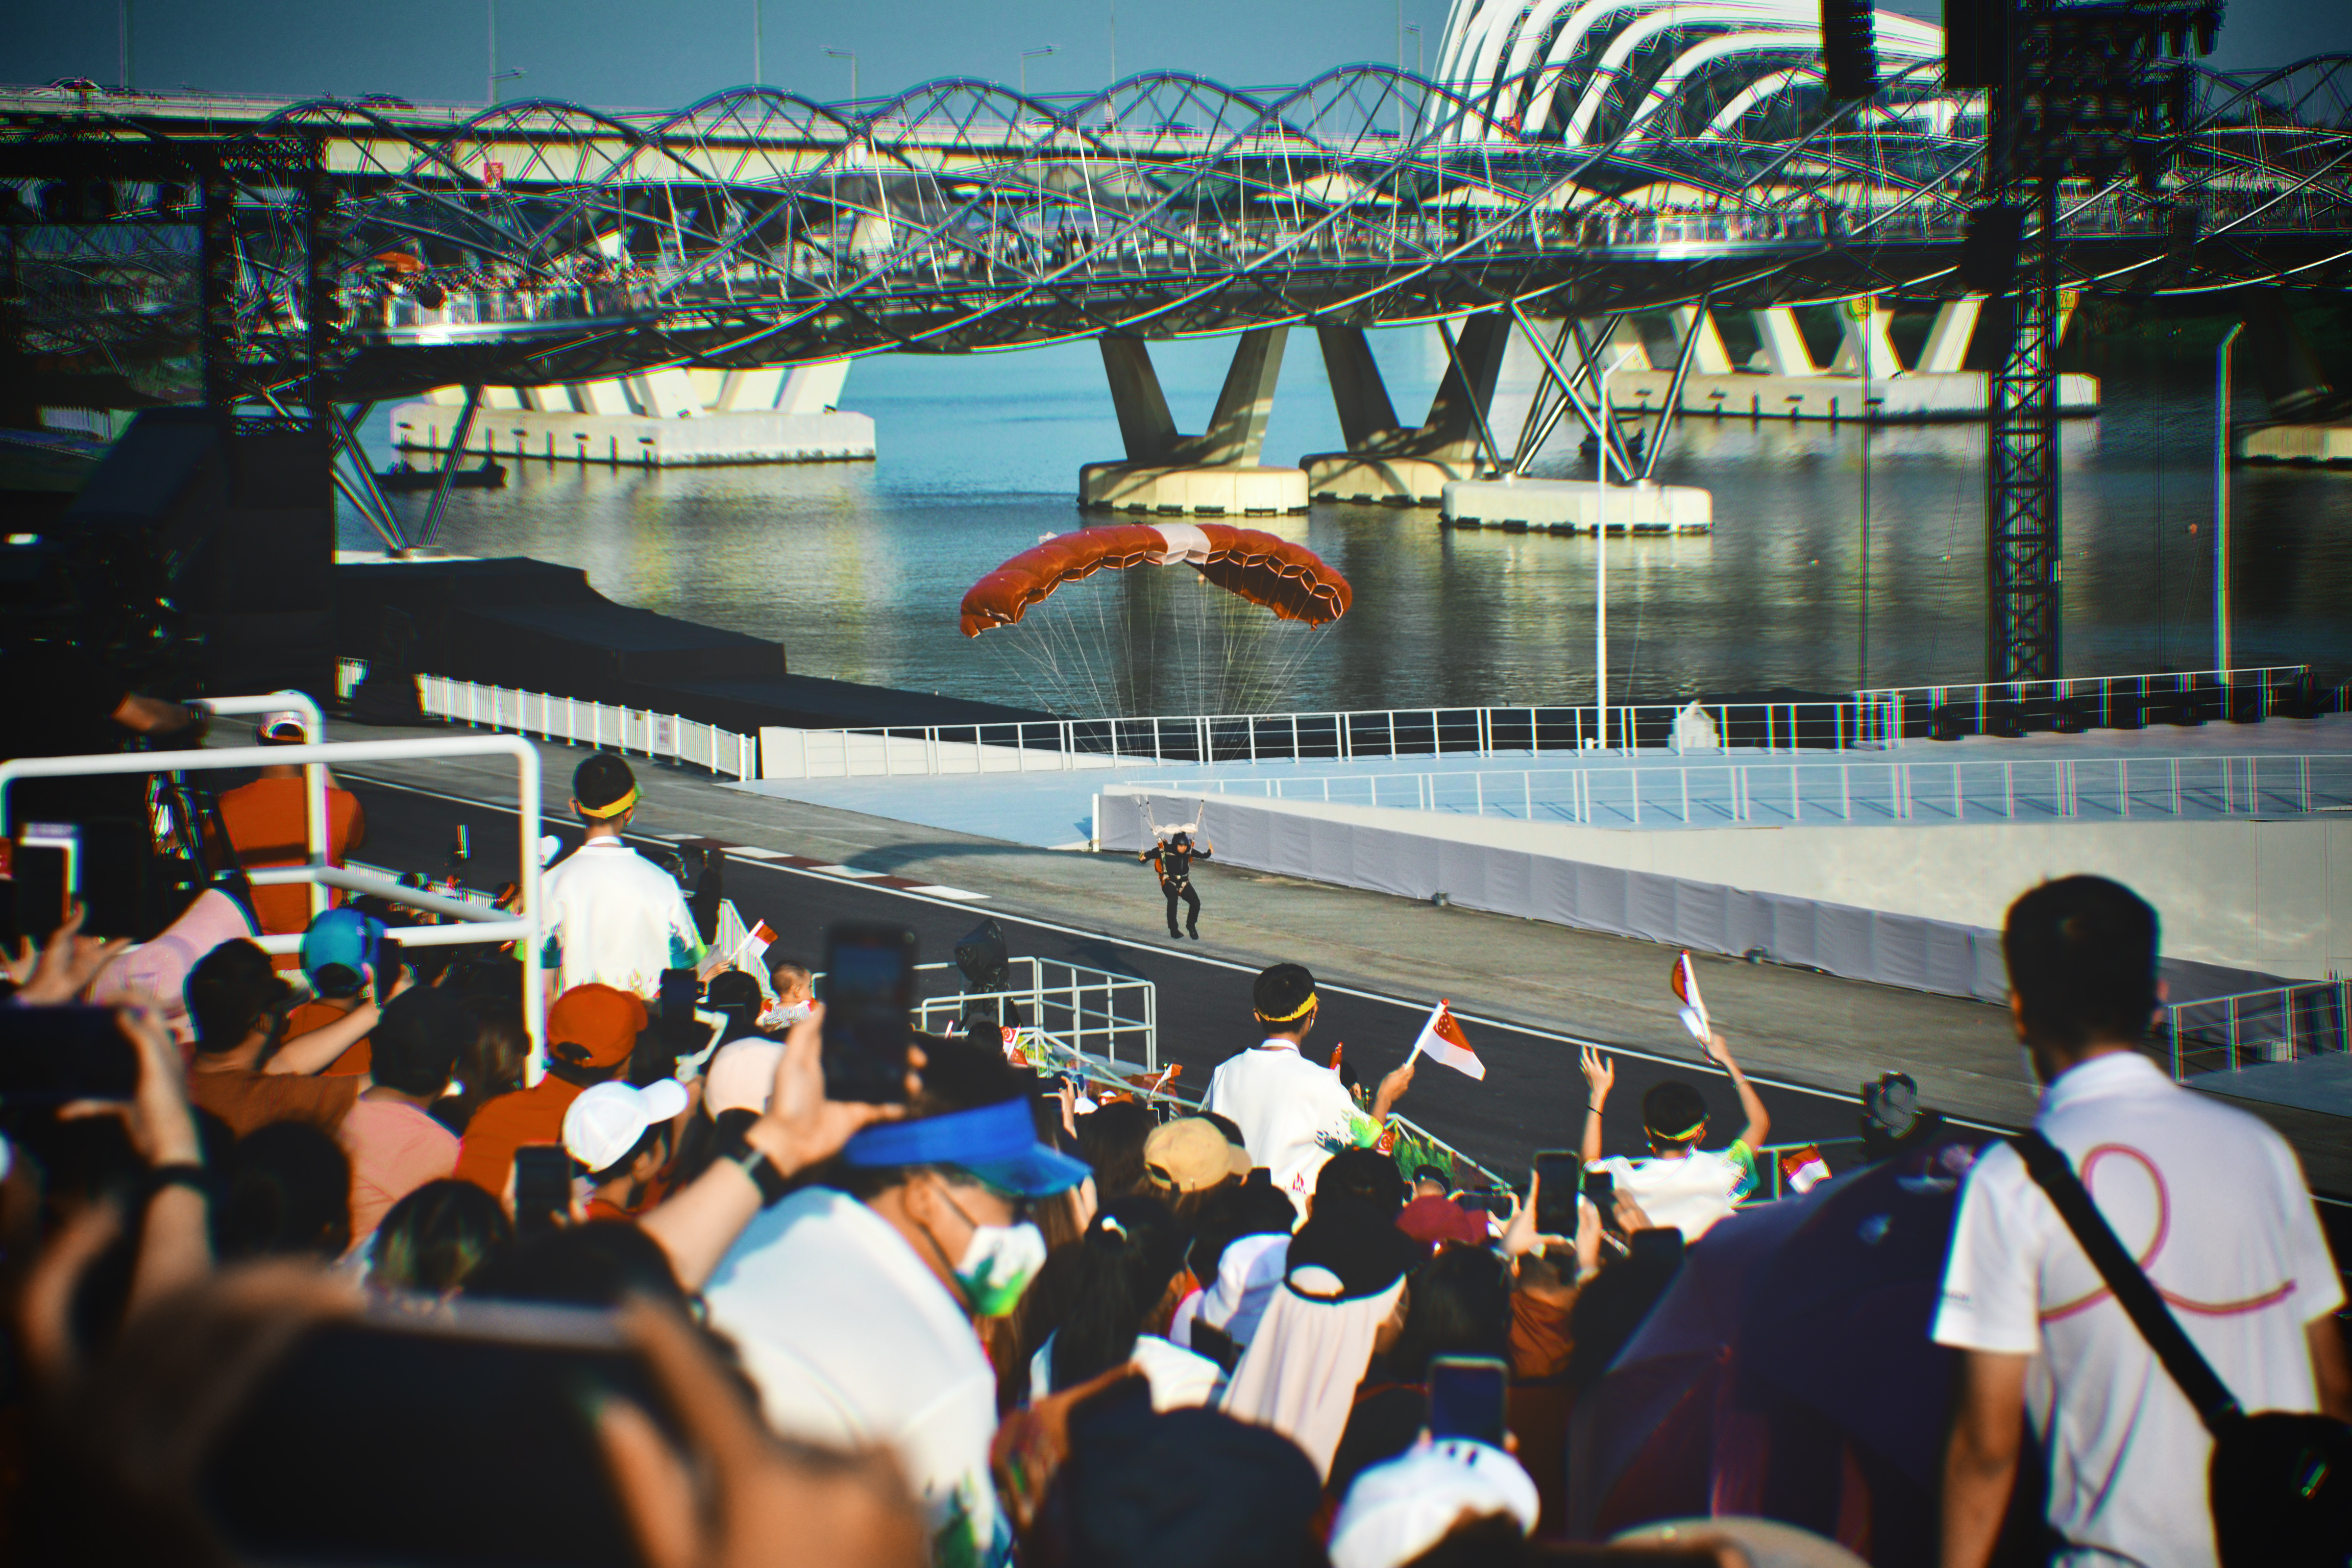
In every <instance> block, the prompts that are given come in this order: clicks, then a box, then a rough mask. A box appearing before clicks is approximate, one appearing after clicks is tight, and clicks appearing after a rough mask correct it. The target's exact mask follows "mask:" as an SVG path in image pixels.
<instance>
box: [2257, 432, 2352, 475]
mask: <svg viewBox="0 0 2352 1568" xmlns="http://www.w3.org/2000/svg"><path fill="white" fill-rule="evenodd" d="M2238 459H2239V461H2241V462H2246V463H2294V464H2298V465H2304V466H2311V467H2319V466H2335V465H2339V464H2352V424H2330V425H2263V426H2258V427H2257V428H2255V429H2252V430H2249V431H2247V432H2246V433H2245V435H2244V436H2242V437H2240V438H2239V441H2238Z"/></svg>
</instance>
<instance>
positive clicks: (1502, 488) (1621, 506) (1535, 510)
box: [1438, 479, 1715, 533]
mask: <svg viewBox="0 0 2352 1568" xmlns="http://www.w3.org/2000/svg"><path fill="white" fill-rule="evenodd" d="M1604 514H1605V517H1606V521H1607V526H1608V530H1609V531H1610V532H1612V533H1706V532H1707V531H1710V530H1711V529H1712V528H1713V527H1714V526H1715V497H1714V495H1713V494H1712V493H1711V492H1709V491H1706V490H1703V489H1699V488H1698V487H1697V486H1696V485H1656V484H1649V483H1646V482H1645V483H1643V484H1634V485H1611V486H1610V487H1609V488H1608V492H1607V495H1606V496H1605V498H1604V497H1603V496H1602V495H1601V494H1599V493H1597V492H1596V488H1595V487H1594V486H1593V485H1591V484H1589V483H1586V482H1583V481H1580V480H1576V479H1457V480H1455V481H1454V483H1452V484H1450V485H1447V486H1446V487H1445V491H1444V500H1442V502H1441V503H1440V505H1439V508H1438V521H1439V523H1440V524H1441V525H1442V526H1444V527H1447V528H1499V529H1502V530H1504V531H1506V532H1510V533H1527V532H1541V533H1591V532H1594V531H1597V530H1598V528H1599V527H1600V526H1601V521H1602V520H1603V517H1604Z"/></svg>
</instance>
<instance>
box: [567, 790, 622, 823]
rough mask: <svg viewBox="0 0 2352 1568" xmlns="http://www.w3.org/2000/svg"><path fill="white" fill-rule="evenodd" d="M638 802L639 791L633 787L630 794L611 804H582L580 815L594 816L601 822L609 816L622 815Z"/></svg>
mask: <svg viewBox="0 0 2352 1568" xmlns="http://www.w3.org/2000/svg"><path fill="white" fill-rule="evenodd" d="M572 804H573V805H579V804H580V803H579V802H577V801H574V802H573V803H572ZM636 804H637V792H636V791H635V789H634V788H633V789H631V790H630V791H629V793H628V794H626V795H623V796H622V797H621V798H620V799H618V800H616V801H614V803H613V804H612V805H581V806H580V815H581V816H593V817H594V818H596V819H597V820H598V821H599V822H601V821H603V820H604V818H606V817H608V816H620V815H621V813H623V812H625V811H626V810H628V809H629V807H631V806H633V805H636Z"/></svg>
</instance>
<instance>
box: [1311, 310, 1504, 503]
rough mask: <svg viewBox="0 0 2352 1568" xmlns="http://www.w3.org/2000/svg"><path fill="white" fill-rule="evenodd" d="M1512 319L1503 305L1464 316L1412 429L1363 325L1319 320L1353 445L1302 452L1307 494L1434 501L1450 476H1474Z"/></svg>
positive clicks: (1342, 428)
mask: <svg viewBox="0 0 2352 1568" xmlns="http://www.w3.org/2000/svg"><path fill="white" fill-rule="evenodd" d="M1510 327H1511V323H1510V320H1509V318H1508V317H1507V316H1504V315H1502V314H1501V313H1500V312H1496V311H1490V312H1488V313H1487V314H1486V315H1483V316H1473V317H1471V318H1470V319H1469V320H1468V321H1465V322H1464V323H1463V325H1462V331H1461V336H1460V338H1459V340H1458V342H1456V343H1455V345H1454V346H1455V353H1454V356H1453V358H1452V360H1451V362H1450V363H1448V364H1447V366H1446V370H1445V375H1444V379H1443V380H1442V381H1440V382H1439V383H1438V386H1437V395H1435V396H1434V397H1433V398H1431V399H1430V403H1429V414H1428V416H1427V417H1426V418H1424V419H1423V421H1422V422H1421V426H1420V428H1419V429H1412V430H1408V429H1403V428H1401V427H1400V426H1398V424H1397V417H1396V411H1395V408H1394V405H1391V403H1390V401H1389V395H1388V388H1387V386H1386V385H1385V384H1383V383H1382V382H1381V367H1380V366H1379V365H1378V364H1377V363H1374V362H1373V360H1372V351H1371V345H1370V343H1369V342H1367V341H1366V340H1365V337H1364V331H1363V329H1362V328H1360V327H1318V328H1317V329H1316V330H1315V335H1316V337H1317V339H1318V342H1320V343H1321V345H1322V349H1323V368H1324V373H1325V374H1326V375H1328V377H1329V378H1330V382H1331V398H1332V401H1333V402H1334V403H1336V404H1337V405H1339V432H1340V434H1341V435H1342V436H1344V437H1347V441H1348V449H1347V450H1346V451H1344V452H1318V453H1315V454H1312V455H1310V456H1307V457H1305V458H1300V459H1299V460H1298V461H1299V466H1300V467H1301V468H1304V469H1306V471H1307V491H1308V493H1309V494H1311V495H1313V496H1314V497H1315V499H1316V500H1338V501H1357V502H1367V503H1371V504H1375V505H1381V506H1435V505H1437V504H1438V499H1439V497H1441V496H1442V495H1444V491H1445V487H1446V486H1447V485H1448V484H1450V483H1451V482H1453V481H1454V480H1455V479H1475V477H1476V476H1477V474H1478V471H1479V455H1480V449H1481V447H1483V446H1484V438H1483V437H1482V436H1481V434H1480V431H1479V425H1480V422H1481V421H1482V420H1483V419H1484V418H1485V416H1486V413H1487V411H1488V410H1489V409H1490V408H1492V407H1493V405H1494V401H1495V378H1496V374H1498V373H1499V372H1500V371H1501V369H1502V366H1503V350H1504V349H1505V347H1506V346H1507V345H1508V343H1509V342H1510Z"/></svg>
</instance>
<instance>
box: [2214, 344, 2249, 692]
mask: <svg viewBox="0 0 2352 1568" xmlns="http://www.w3.org/2000/svg"><path fill="white" fill-rule="evenodd" d="M2245 330H2246V323H2245V322H2243V321H2240V322H2237V323H2236V324H2235V325H2233V326H2231V329H2230V330H2229V331H2228V332H2226V333H2225V334H2223V336H2222V338H2221V349H2220V350H2219V351H2218V352H2217V353H2215V354H2214V356H2213V359H2214V364H2213V668H2215V669H2217V670H2219V671H2221V700H2222V701H2223V703H2224V704H2226V703H2227V702H2228V701H2229V700H2230V699H2229V691H2230V676H2229V670H2230V353H2231V348H2232V347H2234V346H2235V344H2236V343H2237V341H2238V334H2239V333H2240V332H2242V331H2245Z"/></svg>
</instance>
